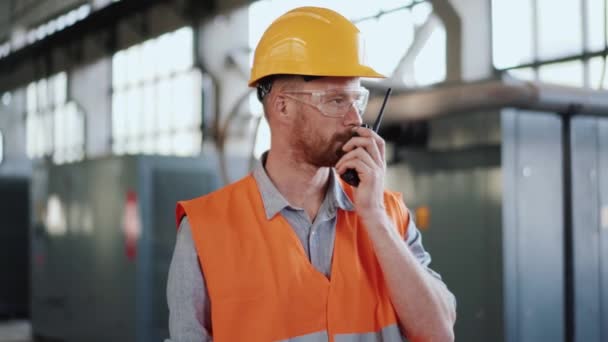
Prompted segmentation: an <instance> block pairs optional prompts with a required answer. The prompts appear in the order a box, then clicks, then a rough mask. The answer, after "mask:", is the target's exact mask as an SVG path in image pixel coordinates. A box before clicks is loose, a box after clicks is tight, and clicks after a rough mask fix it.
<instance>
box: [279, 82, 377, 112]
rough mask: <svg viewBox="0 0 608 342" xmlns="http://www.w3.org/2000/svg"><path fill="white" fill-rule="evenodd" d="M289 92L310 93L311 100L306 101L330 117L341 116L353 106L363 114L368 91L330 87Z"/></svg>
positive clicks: (361, 88)
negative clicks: (328, 88)
mask: <svg viewBox="0 0 608 342" xmlns="http://www.w3.org/2000/svg"><path fill="white" fill-rule="evenodd" d="M287 93H291V94H310V95H311V98H310V99H311V100H312V101H311V102H308V101H303V100H302V99H298V100H299V101H302V102H306V103H308V104H310V105H311V106H313V107H315V108H317V109H318V110H319V111H320V112H321V113H322V114H323V115H325V116H331V117H343V116H345V115H346V114H348V112H349V111H350V110H351V108H352V107H353V106H354V107H355V109H356V110H357V113H358V114H359V115H363V113H364V112H365V107H366V106H367V100H368V98H369V91H368V90H367V89H365V88H363V87H360V88H357V89H332V90H324V91H299V92H287Z"/></svg>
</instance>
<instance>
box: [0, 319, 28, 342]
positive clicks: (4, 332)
mask: <svg viewBox="0 0 608 342" xmlns="http://www.w3.org/2000/svg"><path fill="white" fill-rule="evenodd" d="M31 336H32V327H31V325H30V322H29V321H0V342H31V341H32V337H31Z"/></svg>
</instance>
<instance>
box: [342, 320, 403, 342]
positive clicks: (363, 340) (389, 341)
mask: <svg viewBox="0 0 608 342" xmlns="http://www.w3.org/2000/svg"><path fill="white" fill-rule="evenodd" d="M380 341H381V342H403V341H407V340H406V339H405V338H403V336H401V331H400V330H399V326H398V325H397V324H393V325H389V326H387V327H385V328H384V329H382V330H380V331H377V332H370V333H365V334H336V336H335V342H380Z"/></svg>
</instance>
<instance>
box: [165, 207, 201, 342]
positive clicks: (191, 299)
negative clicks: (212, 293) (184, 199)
mask: <svg viewBox="0 0 608 342" xmlns="http://www.w3.org/2000/svg"><path fill="white" fill-rule="evenodd" d="M167 304H168V305H169V335H170V338H169V339H167V340H165V342H194V341H196V342H201V341H203V342H209V341H212V338H211V312H210V302H209V294H208V293H207V287H206V285H205V279H204V276H203V272H202V270H201V266H200V264H199V261H198V255H197V253H196V248H195V247H194V241H193V240H192V230H191V228H190V223H189V222H188V218H187V217H184V218H183V219H182V221H181V222H180V226H179V230H178V233H177V241H176V243H175V250H174V251H173V258H172V260H171V265H170V266H169V276H168V280H167Z"/></svg>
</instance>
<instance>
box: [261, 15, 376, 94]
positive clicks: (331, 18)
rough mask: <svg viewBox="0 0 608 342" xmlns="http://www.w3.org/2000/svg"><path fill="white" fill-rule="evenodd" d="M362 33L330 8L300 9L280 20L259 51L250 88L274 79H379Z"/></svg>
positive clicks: (264, 37)
mask: <svg viewBox="0 0 608 342" xmlns="http://www.w3.org/2000/svg"><path fill="white" fill-rule="evenodd" d="M364 48H365V47H364V45H363V40H362V37H361V34H360V32H359V29H357V27H356V26H355V25H354V24H353V23H351V22H350V21H349V20H348V19H346V18H345V17H343V16H342V15H341V14H339V13H337V12H335V11H332V10H330V9H327V8H320V7H299V8H296V9H293V10H291V11H289V12H287V13H285V14H283V15H282V16H280V17H279V18H277V19H276V20H275V21H274V22H273V23H272V24H270V26H269V27H268V28H267V29H266V31H265V32H264V34H263V35H262V38H261V39H260V42H259V43H258V46H257V47H256V49H255V55H254V58H253V67H252V68H251V78H250V79H249V86H250V87H254V86H256V84H257V82H258V81H259V80H260V79H262V78H264V77H266V76H270V75H277V74H290V75H309V76H346V77H375V78H383V77H384V75H382V74H380V73H378V72H376V71H375V70H374V69H372V68H371V67H369V66H367V65H365V60H364V59H365V56H364Z"/></svg>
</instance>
